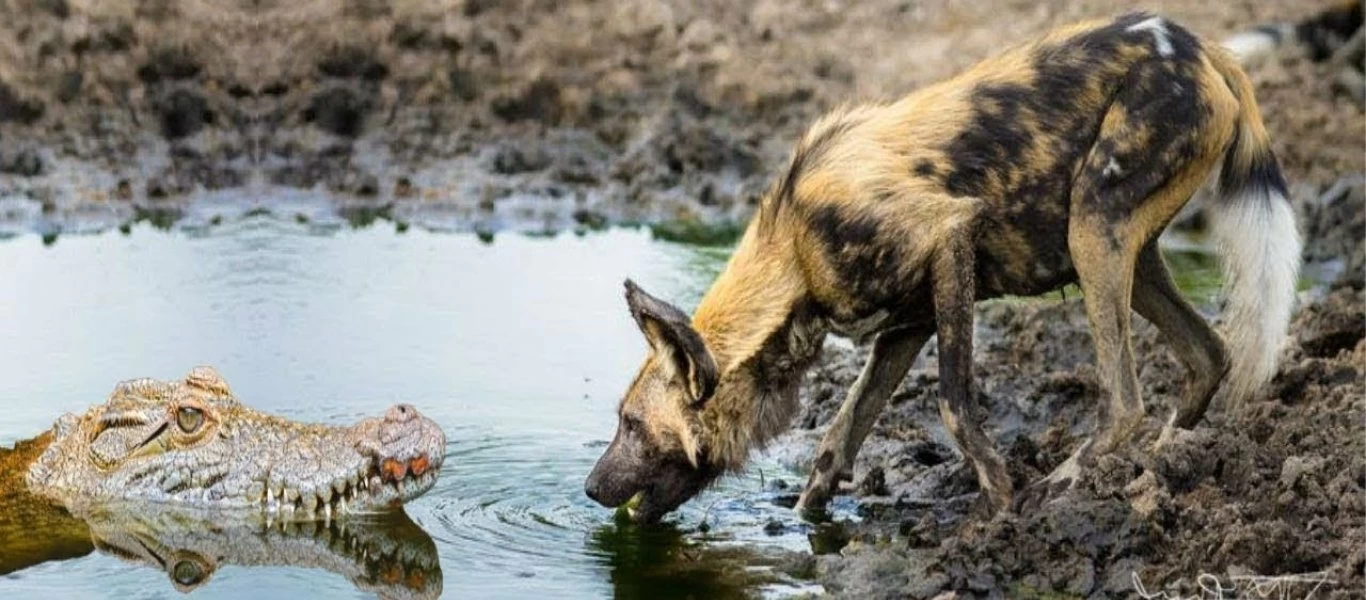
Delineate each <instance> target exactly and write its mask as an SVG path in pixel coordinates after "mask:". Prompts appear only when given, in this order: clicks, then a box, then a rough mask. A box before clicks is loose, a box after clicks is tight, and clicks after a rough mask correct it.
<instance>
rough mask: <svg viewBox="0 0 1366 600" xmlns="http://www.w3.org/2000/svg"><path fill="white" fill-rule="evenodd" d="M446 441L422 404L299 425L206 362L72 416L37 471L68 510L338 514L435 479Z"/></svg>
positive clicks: (407, 496)
mask: <svg viewBox="0 0 1366 600" xmlns="http://www.w3.org/2000/svg"><path fill="white" fill-rule="evenodd" d="M445 445H446V438H445V435H444V434H443V433H442V432H441V429H440V428H439V427H438V426H437V425H436V423H434V422H432V421H431V420H430V419H427V418H426V417H423V416H421V415H419V414H418V413H417V411H416V410H414V409H413V408H412V407H411V406H407V405H403V404H400V405H397V406H394V407H391V408H389V409H388V411H386V412H385V414H384V416H382V417H377V418H370V419H365V420H362V421H360V422H359V423H356V424H354V425H350V426H346V427H335V426H328V425H318V424H307V423H296V422H293V421H290V420H287V419H284V418H281V417H276V416H271V415H267V414H263V413H261V412H257V411H255V410H252V409H251V408H248V407H246V406H244V405H243V404H241V403H240V402H238V401H237V399H236V398H235V397H234V396H233V395H232V392H231V391H230V390H229V389H228V384H227V382H225V381H224V380H223V378H222V377H221V376H219V374H218V373H217V372H216V371H214V370H213V369H211V368H208V367H197V368H195V369H194V370H192V371H190V373H189V375H187V376H186V377H185V379H184V380H183V381H178V382H164V381H158V380H154V379H137V380H132V381H125V382H123V383H120V384H118V385H117V386H116V387H115V388H114V392H113V393H112V394H110V396H109V399H108V400H107V401H106V402H105V403H104V404H100V405H97V406H93V407H91V408H90V409H89V410H87V411H86V412H85V413H84V414H81V415H75V414H67V415H64V416H63V417H62V418H61V419H59V420H58V421H57V423H56V425H54V426H53V429H52V442H51V444H50V445H49V446H48V447H47V449H46V450H45V451H44V452H43V454H42V456H41V457H39V458H38V460H36V461H34V462H33V464H32V465H31V466H30V467H29V470H28V474H27V477H26V481H27V483H28V487H29V489H30V490H32V491H33V492H34V493H37V494H40V495H43V496H46V497H48V498H52V499H54V500H57V501H59V502H62V503H63V504H65V505H67V506H68V508H70V507H72V506H73V505H82V504H91V503H107V502H118V501H135V502H148V501H150V502H162V503H173V504H182V505H190V506H196V507H203V508H214V509H218V508H222V509H242V510H246V511H252V512H259V513H264V514H266V515H268V516H270V517H272V518H276V519H284V520H315V519H330V518H333V517H337V516H341V515H345V514H348V513H373V512H381V511H386V510H389V509H392V508H395V507H397V506H400V505H401V504H403V503H404V502H406V501H408V500H411V499H413V498H416V497H417V496H419V495H421V494H422V493H424V492H426V491H427V490H428V489H431V487H432V485H433V484H435V483H436V477H437V473H438V472H439V471H440V468H441V461H442V457H443V451H444V449H445Z"/></svg>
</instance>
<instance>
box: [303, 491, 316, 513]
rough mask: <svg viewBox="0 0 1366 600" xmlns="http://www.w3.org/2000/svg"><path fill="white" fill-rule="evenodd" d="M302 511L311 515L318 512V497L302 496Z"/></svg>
mask: <svg viewBox="0 0 1366 600" xmlns="http://www.w3.org/2000/svg"><path fill="white" fill-rule="evenodd" d="M303 500H304V510H306V511H308V512H310V513H313V512H316V511H317V510H318V497H317V496H315V495H313V494H304V496H303Z"/></svg>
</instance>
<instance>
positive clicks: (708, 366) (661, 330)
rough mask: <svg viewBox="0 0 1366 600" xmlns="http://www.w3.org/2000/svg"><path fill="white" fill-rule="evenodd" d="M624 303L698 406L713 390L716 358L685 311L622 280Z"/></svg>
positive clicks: (652, 345) (715, 379) (632, 282)
mask: <svg viewBox="0 0 1366 600" xmlns="http://www.w3.org/2000/svg"><path fill="white" fill-rule="evenodd" d="M626 305H627V306H629V307H630V308H631V316H632V317H634V318H635V320H636V324H637V325H639V326H640V331H641V332H642V333H644V334H645V339H646V340H647V341H649V343H650V347H651V348H654V350H655V352H659V353H662V354H665V355H667V356H668V358H669V359H670V360H672V361H673V364H674V366H675V367H676V371H677V373H678V377H681V378H682V381H683V383H684V385H685V387H686V388H687V390H688V395H689V397H690V398H691V400H692V402H691V404H692V406H693V407H695V408H700V407H701V406H702V405H703V404H704V403H706V401H707V400H708V399H710V398H711V396H712V393H714V392H715V391H716V382H717V380H718V378H719V375H718V374H717V372H716V361H715V360H714V359H713V358H712V356H711V352H710V351H709V350H707V344H706V343H705V342H703V341H702V336H700V335H698V334H697V330H695V329H693V328H692V322H691V320H690V319H689V318H688V315H687V314H684V312H683V311H681V310H679V309H678V308H677V307H675V306H673V305H672V304H669V303H668V302H665V301H663V300H660V299H658V298H655V297H654V296H651V295H650V294H648V293H646V292H645V290H642V289H640V286H638V285H636V284H635V282H634V281H631V280H630V279H627V280H626Z"/></svg>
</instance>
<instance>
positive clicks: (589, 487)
mask: <svg viewBox="0 0 1366 600" xmlns="http://www.w3.org/2000/svg"><path fill="white" fill-rule="evenodd" d="M583 493H585V494H588V497H589V498H592V499H593V501H594V502H597V503H598V504H601V505H603V506H607V503H606V502H603V501H602V484H601V483H599V482H598V477H597V476H596V474H592V475H589V476H588V479H587V480H585V481H584V482H583ZM609 508H610V507H609Z"/></svg>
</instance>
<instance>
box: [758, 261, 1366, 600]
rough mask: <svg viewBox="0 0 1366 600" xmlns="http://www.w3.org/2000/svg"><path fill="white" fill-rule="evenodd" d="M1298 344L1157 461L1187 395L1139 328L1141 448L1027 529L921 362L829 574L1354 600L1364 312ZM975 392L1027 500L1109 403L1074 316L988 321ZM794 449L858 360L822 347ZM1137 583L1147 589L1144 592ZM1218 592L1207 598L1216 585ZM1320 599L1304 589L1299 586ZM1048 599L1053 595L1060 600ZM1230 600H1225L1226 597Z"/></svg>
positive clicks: (825, 579) (811, 441)
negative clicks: (960, 444) (946, 412)
mask: <svg viewBox="0 0 1366 600" xmlns="http://www.w3.org/2000/svg"><path fill="white" fill-rule="evenodd" d="M1305 296H1306V298H1305V305H1304V307H1303V308H1302V309H1301V311H1300V312H1299V314H1298V316H1297V317H1296V319H1295V321H1294V324H1293V325H1292V332H1293V333H1292V336H1293V338H1294V339H1293V344H1292V347H1290V348H1288V349H1287V350H1286V352H1285V354H1284V359H1283V363H1282V366H1281V369H1280V372H1279V374H1278V375H1277V376H1276V378H1275V380H1274V382H1273V383H1272V384H1271V385H1270V386H1269V389H1268V390H1267V392H1266V395H1265V397H1264V398H1262V399H1260V400H1259V401H1257V402H1254V403H1252V404H1251V405H1249V406H1248V407H1246V410H1245V411H1244V412H1243V413H1241V414H1238V415H1237V416H1230V415H1229V414H1228V413H1227V412H1226V411H1225V410H1224V409H1223V407H1222V406H1220V400H1219V398H1218V397H1216V401H1215V402H1216V404H1215V406H1214V408H1213V409H1212V410H1211V412H1210V414H1209V415H1208V416H1207V417H1206V419H1205V420H1204V421H1203V422H1202V423H1201V424H1200V425H1199V426H1197V427H1196V428H1195V429H1194V430H1191V431H1187V432H1183V433H1182V434H1181V435H1179V436H1178V437H1177V438H1176V439H1175V440H1174V442H1173V443H1171V444H1170V445H1169V446H1167V447H1165V448H1163V449H1161V450H1160V451H1157V452H1155V453H1154V452H1149V451H1148V449H1147V448H1148V446H1149V445H1150V444H1151V442H1152V441H1153V440H1154V438H1155V435H1156V431H1157V430H1158V429H1159V428H1160V425H1161V422H1162V420H1163V419H1164V418H1165V416H1166V415H1168V414H1170V411H1171V409H1172V407H1173V406H1174V402H1175V401H1176V400H1177V398H1178V396H1179V394H1180V392H1181V389H1182V367H1181V366H1180V365H1179V364H1178V363H1177V362H1176V360H1175V358H1174V357H1173V356H1172V355H1171V354H1170V353H1169V352H1168V351H1167V349H1166V347H1165V346H1164V345H1163V344H1162V342H1161V341H1160V339H1159V335H1158V333H1157V331H1156V329H1155V328H1154V327H1152V326H1150V325H1148V324H1147V323H1144V322H1141V320H1137V321H1136V323H1135V324H1136V335H1135V351H1136V352H1137V356H1138V357H1139V364H1138V367H1139V376H1140V380H1141V382H1142V386H1143V392H1144V400H1145V401H1146V403H1147V406H1148V413H1149V415H1150V417H1149V419H1148V422H1147V427H1148V431H1147V433H1146V434H1145V437H1144V440H1143V441H1142V442H1141V443H1140V444H1139V445H1138V446H1136V447H1134V448H1132V449H1131V450H1128V451H1125V452H1122V453H1120V454H1117V455H1113V456H1108V457H1105V458H1103V459H1102V460H1100V462H1099V464H1098V465H1097V467H1096V468H1095V469H1093V470H1092V471H1090V472H1089V473H1087V474H1086V476H1085V477H1084V481H1083V483H1082V484H1081V485H1080V486H1079V487H1078V488H1076V489H1074V490H1072V491H1071V492H1068V493H1066V494H1064V495H1061V496H1058V497H1056V498H1055V499H1054V500H1053V501H1052V502H1050V503H1048V504H1046V505H1044V506H1042V507H1040V508H1035V509H1033V510H1028V511H1025V512H1023V513H1022V514H1019V515H1014V516H1007V517H1003V518H997V519H995V520H989V521H987V520H983V519H982V518H981V517H980V516H979V515H978V514H977V513H976V512H975V510H976V506H975V498H976V493H975V492H976V487H977V485H976V482H975V480H974V478H973V475H972V473H971V471H970V470H969V469H967V468H966V467H965V466H964V465H963V463H962V461H961V459H960V458H959V456H958V454H957V452H956V450H955V449H954V447H953V444H952V443H951V441H950V440H949V438H948V437H947V434H946V432H945V431H944V430H943V427H942V425H941V424H940V421H939V417H938V413H937V409H936V402H937V393H938V391H937V389H936V388H937V385H936V383H937V380H938V375H937V361H936V357H935V354H934V352H933V349H932V347H931V349H929V350H927V352H926V354H925V355H923V356H922V357H921V358H920V362H919V363H918V364H917V365H916V367H915V369H914V370H913V371H912V372H911V375H910V376H909V378H908V380H907V382H906V383H905V384H903V386H902V388H901V390H900V391H899V392H898V393H897V394H896V395H894V396H893V398H892V400H891V404H890V406H889V408H888V411H887V412H886V413H885V414H884V415H883V416H882V418H881V419H880V420H879V422H878V424H877V426H876V428H875V429H874V431H873V433H872V435H871V436H870V438H869V441H868V443H867V444H865V446H864V448H863V450H862V452H861V453H860V455H859V458H858V461H857V465H856V469H855V474H854V479H853V481H852V483H851V484H850V485H849V488H848V491H849V492H850V493H852V494H854V496H855V497H856V498H857V500H858V501H859V502H860V505H861V508H860V512H861V513H862V514H863V515H864V516H865V520H864V521H863V522H862V523H860V524H857V525H853V526H852V529H853V532H854V535H853V537H854V541H853V542H852V543H851V544H850V545H849V546H848V547H846V548H844V550H843V551H842V552H841V553H840V554H833V555H825V556H822V557H820V558H819V572H820V579H821V581H822V583H823V584H825V585H826V586H827V589H829V590H830V591H831V592H833V593H834V594H836V595H838V596H845V597H858V598H899V597H912V598H932V597H936V596H937V595H939V594H940V593H943V592H946V591H955V592H957V593H958V594H959V597H979V596H983V597H1003V596H1005V597H1090V598H1098V597H1130V596H1132V595H1133V594H1134V592H1135V581H1138V582H1139V584H1140V585H1143V586H1145V589H1146V590H1147V591H1148V592H1153V591H1155V590H1158V589H1162V590H1167V591H1180V592H1181V593H1182V594H1183V595H1187V596H1188V595H1191V594H1198V592H1199V591H1200V588H1199V587H1198V583H1197V579H1198V578H1199V577H1200V576H1201V575H1202V574H1209V575H1213V576H1217V577H1218V578H1219V580H1220V581H1221V582H1222V584H1223V585H1225V586H1232V585H1243V586H1244V587H1243V588H1241V589H1243V590H1246V589H1247V588H1246V587H1245V586H1246V585H1247V584H1248V580H1247V579H1245V577H1247V576H1253V575H1291V574H1299V575H1304V574H1310V573H1319V574H1321V575H1322V577H1323V578H1326V579H1327V580H1331V581H1332V582H1333V583H1331V584H1327V583H1325V584H1324V585H1323V587H1321V588H1320V590H1319V593H1318V595H1316V596H1315V597H1342V598H1347V597H1357V596H1358V595H1359V594H1360V591H1361V589H1363V585H1366V580H1363V578H1362V572H1363V567H1366V551H1363V548H1366V545H1363V540H1364V539H1366V530H1363V522H1364V521H1366V519H1364V517H1366V496H1363V490H1366V430H1363V425H1362V424H1363V422H1364V420H1366V381H1364V380H1363V375H1364V374H1366V341H1363V334H1366V313H1364V307H1366V295H1364V294H1363V292H1362V291H1361V290H1360V289H1353V288H1352V287H1350V286H1343V287H1340V288H1338V289H1336V290H1334V291H1332V292H1331V293H1330V292H1322V291H1315V292H1306V294H1305ZM977 317H978V326H977V330H978V340H979V341H978V344H977V348H976V361H975V365H976V378H977V384H978V387H979V401H980V402H981V405H982V406H983V407H984V413H985V414H986V419H987V423H988V425H989V431H990V433H991V434H992V435H993V437H994V438H995V439H996V441H997V444H998V447H999V448H1001V450H1002V451H1003V452H1004V453H1005V455H1006V459H1007V462H1008V464H1009V468H1010V470H1011V473H1012V476H1013V478H1014V479H1015V480H1016V485H1017V486H1021V485H1023V484H1026V483H1028V482H1030V481H1034V480H1036V479H1037V478H1039V477H1042V476H1043V475H1045V474H1047V473H1048V472H1049V471H1051V470H1052V468H1053V467H1055V466H1056V465H1058V464H1059V463H1061V461H1062V460H1063V459H1064V458H1066V456H1067V455H1068V452H1069V451H1070V450H1072V449H1073V448H1074V447H1075V446H1076V445H1077V444H1078V443H1079V442H1080V440H1081V439H1082V438H1083V437H1084V436H1085V435H1086V433H1087V432H1089V431H1090V430H1091V428H1092V427H1093V426H1094V422H1095V410H1096V408H1097V406H1098V403H1099V400H1098V398H1099V396H1100V394H1101V387H1100V382H1099V381H1098V380H1097V376H1096V372H1095V370H1094V367H1093V365H1094V353H1093V351H1092V347H1091V343H1090V338H1089V335H1088V333H1087V328H1086V317H1085V314H1084V311H1083V309H1082V306H1081V303H1080V301H1079V300H1068V301H1052V302H1029V303H1012V302H998V303H994V304H990V305H985V306H982V307H980V308H979V310H978V315H977ZM827 350H828V352H827V355H826V357H825V360H824V361H823V363H822V366H821V367H820V368H818V369H817V370H816V372H814V373H813V374H812V375H811V376H810V381H809V383H808V385H807V387H806V389H805V391H804V392H803V393H804V394H805V396H806V397H805V403H806V405H805V408H804V412H803V414H802V415H801V417H800V425H799V427H800V430H799V431H798V432H796V433H794V434H793V436H792V439H790V440H789V441H788V442H787V443H786V444H785V445H784V447H783V448H782V449H781V450H782V451H783V452H787V453H792V454H794V455H795V456H796V461H795V462H798V463H801V462H802V461H803V460H808V461H809V459H810V456H809V454H810V452H811V451H812V448H813V447H814V445H815V441H816V440H817V439H819V435H820V434H821V433H823V426H824V425H825V423H827V422H828V420H829V419H830V418H831V417H833V415H834V412H835V410H836V409H837V408H838V405H839V403H840V402H841V401H842V400H843V397H844V394H845V391H846V390H847V389H848V386H849V385H850V384H852V382H853V380H854V378H855V377H856V376H857V373H858V370H859V369H860V368H861V362H862V359H863V357H864V356H865V354H864V353H863V352H860V351H856V350H851V349H848V348H844V347H840V346H831V347H829V348H827ZM1135 577H1137V579H1135ZM1206 581H1207V582H1208V581H1210V580H1209V579H1206ZM1294 585H1296V586H1299V587H1296V588H1294V589H1295V591H1296V592H1298V593H1299V595H1294V594H1292V595H1291V596H1289V597H1307V596H1305V595H1304V593H1305V592H1307V591H1308V588H1307V587H1305V586H1309V585H1310V584H1308V583H1303V582H1301V583H1296V584H1294ZM1045 594H1060V595H1061V596H1058V595H1047V596H1045ZM1226 597H1231V596H1226Z"/></svg>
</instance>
